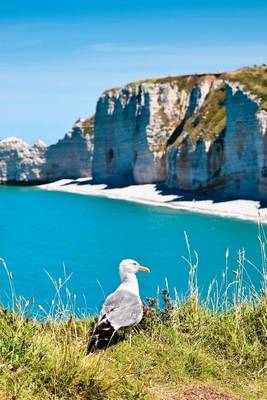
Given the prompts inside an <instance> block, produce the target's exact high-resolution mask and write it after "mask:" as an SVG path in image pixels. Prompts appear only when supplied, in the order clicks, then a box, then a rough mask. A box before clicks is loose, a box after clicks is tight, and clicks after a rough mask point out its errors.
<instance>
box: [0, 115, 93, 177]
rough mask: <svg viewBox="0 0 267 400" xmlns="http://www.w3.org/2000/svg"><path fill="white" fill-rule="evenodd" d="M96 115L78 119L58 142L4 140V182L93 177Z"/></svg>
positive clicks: (0, 162)
mask: <svg viewBox="0 0 267 400" xmlns="http://www.w3.org/2000/svg"><path fill="white" fill-rule="evenodd" d="M92 136H93V118H88V119H86V120H78V121H77V122H76V123H75V125H74V127H73V128H72V129H71V130H69V131H68V132H67V134H66V135H65V137H64V138H63V139H61V140H59V141H58V143H56V144H55V145H51V146H47V145H46V144H45V143H43V142H41V141H38V142H36V143H35V144H34V145H29V144H27V143H25V142H24V141H22V140H20V139H18V138H13V137H11V138H7V139H3V140H1V141H0V183H14V184H15V183H20V184H34V183H40V182H49V181H53V180H57V179H62V178H79V177H87V176H91V164H92V153H93V141H92Z"/></svg>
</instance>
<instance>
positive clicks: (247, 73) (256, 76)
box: [221, 65, 267, 110]
mask: <svg viewBox="0 0 267 400" xmlns="http://www.w3.org/2000/svg"><path fill="white" fill-rule="evenodd" d="M221 77H222V78H223V79H226V80H229V81H233V82H239V83H241V85H243V86H244V89H245V90H247V91H249V92H250V93H252V94H255V95H256V96H257V97H258V98H259V99H260V100H261V105H262V108H263V109H265V110H267V66H266V65H262V66H260V67H246V68H240V69H238V70H237V71H233V72H226V73H224V74H222V76H221Z"/></svg>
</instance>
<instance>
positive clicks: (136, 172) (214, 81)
mask: <svg viewBox="0 0 267 400" xmlns="http://www.w3.org/2000/svg"><path fill="white" fill-rule="evenodd" d="M266 77H267V67H266V66H262V67H258V68H244V69H241V70H238V71H234V72H231V73H225V74H214V75H192V76H182V77H168V78H163V79H155V80H150V81H149V80H147V81H140V82H135V83H131V84H129V85H126V86H125V87H123V88H119V89H112V90H109V91H106V92H105V93H104V94H103V95H102V96H101V97H100V99H99V101H98V104H97V110H96V116H95V138H94V143H95V149H94V158H93V176H94V178H95V180H96V181H98V182H108V183H114V184H116V183H120V184H124V183H129V182H135V183H151V182H165V183H166V184H167V185H168V186H170V187H174V188H178V189H182V190H193V191H216V192H218V193H219V194H225V195H227V196H235V195H237V196H243V197H256V198H266V196H267V144H266V136H267V135H266V127H267V117H266V116H267V112H266V110H267V90H266V86H267V85H266V82H267V80H266Z"/></svg>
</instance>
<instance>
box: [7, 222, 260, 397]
mask: <svg viewBox="0 0 267 400" xmlns="http://www.w3.org/2000/svg"><path fill="white" fill-rule="evenodd" d="M185 242H186V246H187V255H186V256H185V257H183V258H184V261H185V263H186V265H187V266H188V293H187V295H186V296H180V295H179V293H177V291H176V290H174V291H172V292H173V293H174V294H173V295H172V296H171V295H170V290H169V288H168V283H167V282H166V288H164V289H163V290H162V291H161V292H160V293H159V294H158V295H157V296H156V297H155V298H150V299H147V300H146V305H145V315H144V318H143V320H142V322H141V324H140V325H139V326H138V327H135V328H132V329H131V330H128V331H126V332H122V333H121V336H122V340H121V342H120V343H119V344H117V345H115V346H113V347H110V348H109V349H108V350H107V351H104V352H98V353H95V354H91V355H88V356H87V355H86V343H87V335H88V330H89V329H90V327H91V326H92V324H93V318H92V317H90V316H84V315H81V314H80V313H79V310H77V306H76V296H75V295H71V293H70V291H69V289H68V282H69V280H70V278H71V276H70V275H68V274H67V272H66V269H65V268H64V270H63V277H62V278H59V279H54V278H53V277H52V276H50V275H49V279H50V280H51V283H52V285H53V287H54V297H53V299H52V301H51V305H50V306H49V307H48V308H47V309H45V308H44V306H43V305H39V307H38V309H39V311H38V313H37V314H36V311H33V307H32V303H31V301H29V300H26V299H23V298H20V297H18V296H17V295H16V293H15V289H14V284H13V276H12V273H11V272H10V271H9V270H8V268H7V265H6V264H5V262H4V260H2V259H0V263H1V265H2V267H3V269H4V270H5V272H6V276H7V279H8V281H9V287H10V307H9V309H5V308H2V309H1V310H0V399H1V400H2V399H12V400H17V399H23V400H25V399H26V400H27V399H38V400H39V399H55V400H59V399H60V400H61V399H92V400H93V399H99V400H100V399H101V400H102V399H103V400H104V399H106V400H109V399H114V400H115V399H116V400H117V399H118V400H119V399H182V398H183V397H181V396H182V394H183V393H184V391H186V390H187V389H186V388H187V387H188V386H190V387H191V386H192V385H198V386H196V387H199V385H204V386H203V387H206V386H205V385H209V387H210V386H211V387H212V388H216V390H220V391H222V393H231V394H235V395H237V396H238V397H239V398H244V399H262V400H263V399H265V400H266V399H267V384H266V377H267V257H266V243H267V240H266V236H265V233H264V230H263V228H262V227H261V226H259V249H260V254H261V265H260V266H256V265H254V264H253V263H252V262H251V261H249V260H248V259H247V258H246V253H245V251H244V250H240V251H239V252H238V255H237V260H236V266H235V268H234V269H232V267H230V265H229V264H230V263H229V252H228V250H227V251H226V254H225V271H224V272H223V274H222V279H221V280H220V281H219V280H216V279H214V280H213V281H212V282H211V284H210V286H209V288H208V290H207V294H206V296H205V297H204V296H203V294H201V293H200V289H199V283H198V264H199V262H198V255H197V252H196V251H194V250H192V249H191V247H190V242H189V238H188V236H187V234H186V233H185ZM214 262H216V260H214ZM247 266H249V267H250V268H253V269H255V271H257V273H259V274H260V276H261V285H260V286H259V287H257V288H256V287H255V286H254V284H253V283H252V280H250V277H249V274H248V270H247ZM129 333H130V334H131V337H132V339H131V340H130V339H129ZM218 388H219V389H218ZM214 390H215V389H214ZM179 396H180V397H179ZM184 398H185V397H184ZM186 398H189V397H186ZM193 398H194V397H192V399H193ZM203 398H205V397H203ZM222 398H223V397H222ZM228 398H229V397H228Z"/></svg>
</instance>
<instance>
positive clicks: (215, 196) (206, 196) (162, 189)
mask: <svg viewBox="0 0 267 400" xmlns="http://www.w3.org/2000/svg"><path fill="white" fill-rule="evenodd" d="M156 190H157V192H158V193H159V194H160V195H162V196H174V198H173V199H172V200H167V201H166V203H173V202H179V201H207V200H210V201H212V202H213V203H223V202H226V201H231V200H240V199H242V200H255V201H259V208H266V207H267V201H261V200H259V199H251V198H245V197H244V196H233V195H229V194H222V193H218V192H217V193H216V192H210V191H207V190H199V191H190V190H181V189H175V188H169V187H168V186H166V185H164V184H163V183H158V184H156Z"/></svg>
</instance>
